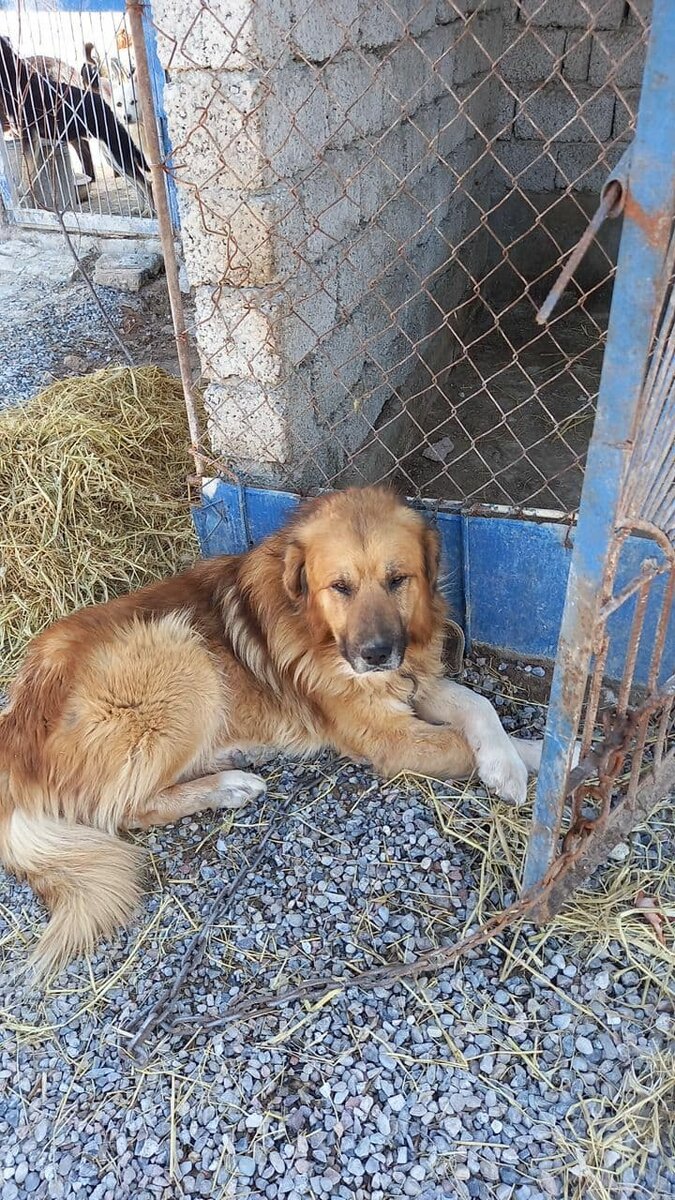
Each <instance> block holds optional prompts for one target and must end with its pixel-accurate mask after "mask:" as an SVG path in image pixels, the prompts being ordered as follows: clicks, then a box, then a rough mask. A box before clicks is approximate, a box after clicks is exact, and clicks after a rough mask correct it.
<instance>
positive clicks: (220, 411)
mask: <svg viewBox="0 0 675 1200" xmlns="http://www.w3.org/2000/svg"><path fill="white" fill-rule="evenodd" d="M204 406H205V408H206V413H207V426H208V433H209V440H210V442H211V445H212V447H213V450H214V452H215V453H216V454H222V455H224V457H225V458H228V459H234V460H235V461H241V460H242V459H243V460H250V461H253V462H255V463H259V462H263V463H278V464H285V463H288V462H289V461H290V459H291V454H292V451H291V441H290V436H289V434H290V429H289V423H288V397H287V395H286V392H285V389H283V388H268V387H265V386H264V384H262V383H260V382H258V381H257V380H254V379H236V378H235V379H225V380H221V381H218V382H215V383H210V384H209V386H208V387H207V389H206V392H205V395H204Z"/></svg>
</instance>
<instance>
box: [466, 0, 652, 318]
mask: <svg viewBox="0 0 675 1200" xmlns="http://www.w3.org/2000/svg"><path fill="white" fill-rule="evenodd" d="M503 11H504V24H503V32H502V47H503V50H502V55H501V58H500V61H499V65H498V72H499V77H500V88H501V89H502V95H501V97H500V118H499V125H500V128H499V135H498V138H497V141H496V143H495V145H494V151H493V152H494V159H495V173H494V177H493V194H492V200H493V213H492V214H491V217H490V221H489V227H490V230H491V232H492V233H493V234H494V235H495V242H494V243H493V250H494V248H495V247H497V246H498V247H499V251H498V252H494V254H493V261H495V262H496V260H497V259H498V258H501V262H500V264H499V266H498V268H497V269H496V270H495V271H494V272H493V274H492V276H491V282H490V288H489V292H490V296H491V297H492V298H493V299H495V300H499V301H501V302H502V303H508V302H509V301H510V300H511V299H512V298H513V297H515V296H516V295H518V294H519V293H522V290H523V281H526V282H528V283H529V282H533V296H534V298H535V300H536V302H539V301H540V300H541V299H542V298H543V295H544V294H545V293H546V291H547V289H548V287H549V286H550V283H551V281H552V280H551V276H552V274H553V273H554V272H555V271H556V270H557V269H558V263H559V260H560V256H561V253H565V252H567V251H568V250H569V249H570V248H571V246H573V245H574V243H575V242H576V240H577V238H578V237H579V236H580V235H581V233H582V232H583V230H584V228H585V224H586V223H587V221H588V219H589V217H590V215H591V213H592V211H593V209H594V208H595V206H596V204H597V199H598V193H599V191H600V189H601V188H602V185H603V183H604V182H605V180H606V178H607V176H608V174H609V172H610V171H611V169H612V168H613V167H614V166H615V165H616V163H617V162H618V160H619V158H620V157H621V155H622V153H623V151H624V150H625V148H626V146H627V145H628V143H629V142H630V140H631V137H632V131H633V129H634V125H635V117H636V115H637V108H638V102H639V95H640V84H641V80H642V72H643V68H644V59H645V52H646V42H647V31H648V23H649V17H650V4H649V3H648V0H631V2H630V3H624V2H623V0H583V2H582V0H545V2H543V3H542V0H519V3H515V4H511V5H507V6H505V7H504V10H503ZM500 200H501V203H500ZM537 214H539V215H537ZM527 230H529V231H530V233H529V236H527V237H523V233H524V232H525V231H527ZM617 240H618V239H617V228H616V225H615V224H613V223H609V224H608V226H607V227H606V228H605V229H604V230H603V231H602V233H601V235H600V237H599V238H598V239H597V242H596V244H595V245H594V246H593V247H592V249H591V252H590V253H589V254H588V255H587V256H586V258H585V260H584V262H583V263H582V265H581V267H580V268H579V270H578V271H577V273H576V276H575V278H576V281H577V283H579V284H580V286H581V287H582V288H584V289H586V290H589V291H591V290H594V289H596V290H598V298H599V299H600V298H601V297H600V292H599V289H602V288H603V285H605V286H604V291H603V294H604V293H606V292H607V290H608V288H609V286H610V275H611V271H610V268H611V263H612V261H615V255H616V245H617ZM503 246H506V247H507V253H506V254H504V253H503V251H502V249H501V247H503ZM603 302H606V300H605V301H603Z"/></svg>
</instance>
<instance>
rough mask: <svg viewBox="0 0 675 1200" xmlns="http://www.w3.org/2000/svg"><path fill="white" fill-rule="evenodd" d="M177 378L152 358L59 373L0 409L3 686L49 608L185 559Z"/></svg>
mask: <svg viewBox="0 0 675 1200" xmlns="http://www.w3.org/2000/svg"><path fill="white" fill-rule="evenodd" d="M188 446H189V439H188V433H187V426H186V422H185V410H184V406H183V396H182V390H181V385H180V383H179V382H178V380H176V379H172V378H171V377H170V376H169V375H167V374H166V373H165V372H164V371H160V370H159V369H157V368H156V367H139V368H133V369H129V368H126V367H115V368H111V369H108V370H104V371H97V372H96V373H95V374H93V375H86V376H84V377H82V378H79V379H63V380H59V381H58V382H57V383H54V384H53V385H52V386H51V387H49V388H47V389H46V391H44V392H42V393H41V394H40V395H38V396H36V397H35V399H33V400H32V401H31V402H30V403H28V404H26V405H22V406H20V407H17V408H13V409H10V410H9V411H8V412H5V413H3V414H2V417H1V418H0V687H3V686H6V685H7V683H8V682H9V680H10V679H11V677H12V676H13V675H14V673H15V671H16V667H17V664H18V662H19V660H20V658H21V656H22V654H23V651H24V649H25V647H26V644H27V642H28V640H29V639H30V638H31V637H32V636H34V635H35V634H36V633H39V632H40V630H41V629H44V628H45V627H46V626H47V625H49V624H50V623H51V622H52V621H54V620H55V619H56V618H58V617H60V616H63V615H64V614H65V613H68V612H72V610H73V609H75V608H79V607H81V606H82V605H85V604H94V603H100V602H101V601H105V600H108V599H110V598H111V597H113V596H116V595H119V594H120V593H123V592H127V591H129V590H131V589H132V588H136V587H140V586H141V585H143V584H144V583H148V582H149V581H150V580H152V579H156V578H158V577H160V576H162V575H167V574H169V573H171V572H173V571H175V570H176V569H179V568H181V567H183V566H185V565H187V564H188V563H189V562H190V561H191V560H192V559H193V558H194V557H195V555H196V552H197V544H196V539H195V535H194V532H193V528H192V522H191V519H190V511H189V506H188V503H187V494H186V484H185V478H186V475H187V474H188V472H189V470H190V466H191V460H190V457H189V452H188Z"/></svg>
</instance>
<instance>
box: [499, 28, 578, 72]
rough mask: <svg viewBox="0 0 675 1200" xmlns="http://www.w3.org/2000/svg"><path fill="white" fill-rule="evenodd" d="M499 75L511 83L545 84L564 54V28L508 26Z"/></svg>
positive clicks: (557, 68) (558, 68) (557, 69)
mask: <svg viewBox="0 0 675 1200" xmlns="http://www.w3.org/2000/svg"><path fill="white" fill-rule="evenodd" d="M505 37H506V46H507V48H506V50H505V51H504V53H503V54H502V56H501V58H500V60H499V66H498V68H497V69H498V72H499V75H500V76H501V77H502V79H506V80H508V81H509V82H510V83H529V82H544V81H545V80H548V79H550V78H552V77H554V76H555V75H556V74H558V73H559V71H560V67H561V63H562V59H563V55H564V52H565V39H566V34H565V30H564V29H546V28H544V27H542V26H534V27H532V28H527V27H526V28H523V27H522V26H520V25H515V26H510V27H509V28H508V29H507V30H506V31H505Z"/></svg>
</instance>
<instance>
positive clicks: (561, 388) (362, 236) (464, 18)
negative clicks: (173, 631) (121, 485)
mask: <svg viewBox="0 0 675 1200" xmlns="http://www.w3.org/2000/svg"><path fill="white" fill-rule="evenodd" d="M130 7H134V5H133V4H130ZM155 20H156V22H157V25H158V30H159V43H160V47H161V51H160V52H161V54H162V55H163V61H164V63H165V64H166V63H168V62H171V63H172V71H173V74H172V83H171V86H170V88H169V89H168V92H167V109H168V113H169V122H170V127H171V132H172V138H173V142H174V145H179V146H180V155H176V160H177V161H176V167H175V170H174V178H175V180H176V182H177V185H178V187H179V189H182V191H183V196H184V199H185V209H186V224H189V238H188V239H187V241H186V243H185V246H184V250H185V258H186V266H187V271H188V275H189V277H190V281H191V283H192V285H193V287H194V291H195V300H196V319H195V326H194V335H195V338H196V341H197V343H198V346H199V350H200V356H201V362H202V368H203V374H204V377H205V379H206V382H207V387H206V394H205V406H206V424H207V432H208V437H207V438H206V439H205V440H204V441H203V442H201V443H200V444H199V445H196V446H195V450H196V461H197V463H198V473H199V474H200V475H201V477H202V478H203V487H202V500H201V504H200V505H199V506H198V507H197V509H196V512H195V519H196V522H197V524H198V528H199V532H200V536H201V539H202V545H203V548H204V551H205V553H216V552H232V551H239V550H242V549H244V548H245V547H246V546H247V545H249V544H251V542H253V541H256V540H258V539H259V538H260V537H262V536H264V535H265V534H266V533H268V532H269V531H270V530H271V529H273V528H275V527H276V526H277V525H278V524H279V523H280V521H281V520H282V519H283V517H284V516H285V514H286V513H287V512H288V510H289V509H290V508H291V507H292V506H293V505H294V504H295V503H296V501H297V496H298V495H302V494H307V493H311V492H313V491H316V490H319V489H323V488H331V487H335V486H342V485H344V484H345V483H348V482H350V483H370V482H391V483H395V484H396V485H397V486H398V487H399V488H400V489H401V490H402V491H404V492H406V493H407V494H408V496H409V497H410V498H411V499H412V501H413V502H417V503H418V504H420V505H424V506H425V507H426V508H427V509H428V510H429V511H430V513H431V514H432V515H433V516H434V518H435V519H436V520H437V522H438V525H439V528H440V530H441V532H442V535H443V542H444V549H445V552H446V567H447V573H446V577H445V583H444V586H445V589H446V593H447V596H448V599H449V600H450V603H451V605H452V608H453V610H454V613H455V615H456V617H457V618H458V619H459V620H460V621H461V623H462V624H463V627H464V630H465V634H466V637H467V642H468V644H469V645H479V644H480V645H484V646H487V647H488V648H491V649H493V650H494V651H495V653H497V654H498V655H499V656H500V657H504V658H508V657H519V656H523V657H526V658H527V659H528V660H529V661H530V662H532V661H540V662H548V663H550V664H553V663H555V672H554V682H553V692H552V706H551V712H550V716H549V725H548V730H549V732H548V736H547V743H546V746H547V748H546V752H545V760H544V766H543V770H542V774H541V779H540V784H539V790H538V798H537V803H536V807H535V818H534V827H533V838H532V854H531V858H530V865H529V867H528V880H529V881H530V882H531V881H532V880H534V879H540V878H541V876H542V874H543V873H544V872H545V870H546V869H547V867H548V864H549V862H550V859H551V857H552V854H553V848H554V845H556V846H557V844H558V843H557V839H558V831H559V827H560V816H561V812H562V805H563V801H564V799H565V797H566V796H567V794H568V792H569V790H570V787H571V786H572V785H573V784H574V787H576V788H577V791H576V792H575V802H574V806H573V813H572V818H573V823H574V822H577V823H579V822H581V821H582V819H586V818H585V817H584V813H583V801H584V797H585V798H588V796H590V795H591V789H590V788H586V787H585V784H586V782H587V777H586V776H585V777H584V779H583V780H582V781H581V782H582V784H583V785H584V786H583V787H582V786H581V784H578V781H577V784H575V782H574V781H575V779H576V778H577V777H572V783H570V778H571V776H570V766H571V763H570V758H569V748H570V746H571V744H572V742H573V740H574V736H575V735H576V732H577V729H578V727H579V725H580V721H581V716H582V701H583V698H584V696H586V699H587V709H586V712H587V714H590V715H587V716H586V718H585V719H586V727H585V733H584V745H585V753H586V759H585V766H584V770H586V771H589V770H590V768H591V767H592V766H593V765H594V764H595V767H596V768H597V770H598V771H599V772H600V774H601V775H602V779H601V780H600V781H599V783H598V784H597V786H596V784H593V787H596V793H595V795H596V800H597V799H598V796H599V795H600V793H598V792H597V787H600V790H601V793H602V795H601V800H600V803H599V809H598V812H599V813H600V816H601V823H603V822H604V824H605V825H607V820H608V817H609V815H610V814H611V813H612V812H614V811H615V809H616V801H617V796H618V792H619V791H620V788H619V786H618V785H617V784H616V780H617V778H618V774H617V773H618V772H619V771H620V770H623V769H624V767H625V768H626V769H627V770H628V771H629V774H630V779H631V781H632V782H631V783H630V785H629V789H628V791H629V795H630V796H632V800H631V803H633V804H634V803H635V797H636V795H637V792H636V790H635V789H638V790H639V789H641V788H643V784H644V779H645V778H646V775H645V776H643V774H641V772H642V771H643V768H644V771H645V772H646V774H647V775H649V777H650V779H651V780H652V783H653V781H654V780H655V779H657V778H658V781H659V782H658V785H655V786H662V787H664V788H665V787H666V786H668V781H669V780H670V779H671V778H672V775H673V749H672V727H671V724H670V712H671V700H670V694H671V684H670V676H671V675H672V673H673V667H674V666H675V627H674V625H673V618H672V614H671V609H672V605H671V601H672V590H673V585H672V572H673V563H674V559H673V549H672V529H671V524H670V523H669V522H670V520H671V518H670V516H669V515H668V514H669V513H671V507H672V489H673V461H672V441H673V438H672V435H673V429H672V411H673V408H672V405H673V392H672V380H671V379H670V376H669V374H668V372H669V370H670V368H669V367H668V366H667V364H668V362H669V355H670V354H671V349H670V345H671V343H670V340H669V339H670V333H669V330H670V325H669V321H670V317H669V316H668V315H667V314H668V313H669V311H670V309H669V305H670V303H671V298H670V292H669V290H668V289H669V286H670V279H671V277H672V252H671V249H670V248H669V246H668V234H669V222H670V220H671V219H672V216H673V212H674V211H675V209H674V204H673V185H674V180H675V165H674V162H673V132H672V131H673V128H674V127H675V123H674V122H663V119H662V117H663V112H664V111H665V112H673V111H674V107H673V106H674V103H675V91H674V89H675V80H674V79H673V71H672V62H673V61H674V60H673V58H672V54H673V50H675V46H674V45H673V38H674V36H675V6H674V5H673V3H672V0H671V2H667V0H661V2H660V3H657V4H655V5H654V11H653V15H652V16H651V19H650V14H649V12H648V11H647V10H646V7H645V6H644V5H638V4H632V3H630V4H624V3H615V2H614V0H593V2H592V3H588V2H584V3H580V2H579V3H577V2H576V0H570V3H569V4H565V5H559V4H549V3H548V2H547V0H535V2H533V3H530V2H529V0H528V2H527V3H520V4H518V5H512V4H511V3H509V2H508V0H502V2H501V3H494V2H489V3H488V2H487V0H486V2H484V3H480V2H479V3H476V4H470V5H468V4H461V5H460V4H455V3H453V2H449V3H447V4H441V5H438V4H436V3H433V4H432V3H430V2H429V0H423V2H422V3H420V4H419V5H413V6H410V5H408V4H403V3H400V4H399V3H394V4H391V5H389V4H387V5H386V6H382V5H376V4H372V5H366V6H365V7H364V6H361V7H359V8H358V9H357V8H356V6H352V5H350V4H349V3H345V4H344V5H339V6H338V7H337V8H336V6H335V5H330V6H329V5H328V4H326V5H324V4H321V5H319V6H316V5H314V6H312V9H311V12H310V11H309V10H308V11H307V12H306V13H302V14H296V15H295V17H294V19H293V20H290V18H289V19H288V20H287V19H286V16H285V14H284V12H283V11H282V9H281V7H280V6H279V5H277V4H270V5H266V4H260V3H257V4H254V5H251V7H250V8H246V12H245V15H244V19H243V22H242V23H241V24H239V25H237V28H236V29H235V28H234V25H232V27H230V25H229V24H228V22H227V21H223V20H221V19H220V18H217V17H216V16H215V14H214V13H213V12H212V11H211V8H210V7H209V5H208V4H207V3H205V2H203V0H194V3H192V4H191V5H190V10H189V13H188V12H186V13H185V15H184V20H183V21H181V22H179V23H178V24H177V23H176V21H175V20H174V18H173V14H172V13H171V14H170V13H169V12H168V9H167V10H165V8H164V7H163V6H161V5H157V6H156V12H155ZM650 27H651V35H650ZM207 28H208V30H209V38H210V41H209V48H208V51H207V49H206V45H205V42H206V38H205V32H204V31H205V29H207ZM669 56H670V57H669ZM645 61H646V62H647V66H646V68H645ZM215 63H217V64H218V65H217V69H216V68H215V66H214V64H215ZM252 64H254V66H253V65H252ZM643 71H644V79H643ZM641 92H642V98H641V100H640V93H641ZM638 104H639V105H640V106H639V119H637V114H638ZM195 111H198V114H199V116H198V119H197V120H195V119H194V116H193V115H192V114H193V113H194V112H195ZM629 147H630V154H627V151H628V150H629ZM620 163H623V170H624V171H627V172H628V173H627V175H624V177H623V178H624V184H625V187H624V192H623V194H624V196H625V198H626V204H625V206H624V210H623V211H624V216H623V229H622V228H621V225H622V223H621V220H620V219H617V218H616V217H613V219H608V220H606V221H605V222H604V223H600V222H599V221H595V223H594V226H593V230H592V232H593V236H592V238H591V239H590V241H589V244H588V246H587V252H586V254H585V255H584V256H583V257H582V258H581V260H580V261H579V262H578V263H577V266H576V269H575V271H574V273H573V275H572V278H571V279H570V280H569V281H568V283H567V285H566V287H565V288H564V289H563V290H562V292H561V295H559V296H558V298H557V303H556V304H555V306H554V307H553V308H552V310H551V309H549V311H548V312H547V313H546V314H542V313H541V310H542V306H543V305H544V303H545V301H546V298H547V295H548V294H549V292H550V289H551V288H552V286H553V284H554V282H555V281H556V279H557V278H558V276H559V273H560V271H561V269H562V268H563V266H564V264H565V262H566V261H567V260H568V257H569V256H570V255H571V254H572V252H573V251H574V248H575V246H576V245H577V243H578V240H579V238H580V237H581V236H582V235H584V233H585V231H586V229H587V227H588V224H589V222H590V221H592V220H594V213H595V212H596V209H597V208H598V205H599V204H600V199H601V194H602V189H603V186H604V185H605V184H606V183H607V181H608V179H610V178H611V176H612V173H613V172H614V171H615V170H616V169H617V168H618V165H619V164H620ZM611 207H612V206H611V205H610V206H608V208H610V209H611ZM620 234H621V249H620V252H619V251H618V246H619V235H620ZM617 262H618V264H619V265H618V274H617ZM615 274H617V277H616V283H615ZM610 312H611V318H610ZM538 315H539V320H538ZM608 322H609V324H608ZM608 330H609V332H608ZM664 331H665V332H664ZM606 346H607V351H606V352H605V348H606ZM659 364H660V365H659ZM186 383H187V385H188V386H187V391H188V393H189V392H190V388H191V383H190V381H189V380H188V381H186ZM598 396H599V399H598ZM194 415H195V414H194V411H193V425H192V428H193V429H194V428H195V425H194ZM594 428H595V432H594V433H593V431H594ZM592 434H593V437H592V436H591V435H592ZM655 437H657V439H658V440H659V444H660V445H661V446H662V447H663V445H665V446H666V450H665V452H664V451H663V449H661V450H660V451H658V453H657V452H656V450H655V449H654V447H655V445H656V443H655V441H654V438H655ZM589 445H590V447H591V449H590V458H589V464H588V466H587V465H586V460H587V453H588V452H589V450H588V448H589ZM638 446H639V447H640V454H642V458H641V459H640V460H639V461H638V458H637V457H636V455H637V450H636V449H635V448H636V447H638ZM646 447H651V450H650V451H649V452H647V451H646V450H645V448H646ZM209 464H211V465H209ZM209 476H211V477H210V478H209ZM652 476H653V479H652V482H653V484H654V487H653V489H652V491H650V490H649V489H647V490H646V491H645V489H644V488H641V487H640V486H638V483H637V482H636V480H640V479H641V480H642V481H644V480H647V479H650V478H652ZM657 477H658V478H657ZM582 485H583V497H582ZM580 498H581V499H580ZM580 503H581V516H580V518H579V521H578V523H577V509H578V507H579V504H580ZM647 514H649V515H647ZM566 596H567V600H566ZM580 614H583V620H582V618H581V616H580ZM561 629H562V635H561ZM561 636H562V641H561V640H560V639H561ZM559 647H560V648H559ZM603 679H607V680H610V681H618V685H617V684H615V686H616V693H615V699H616V705H615V712H614V714H612V712H609V713H608V714H607V716H606V727H603V726H602V724H601V723H597V722H596V718H598V717H599V716H600V699H601V691H602V684H603ZM640 689H642V694H643V695H644V694H645V691H646V694H647V695H648V697H651V699H650V700H649V702H648V703H649V705H651V707H649V708H648V709H643V708H640V707H639V705H640V704H641V703H642V701H641V700H639V698H638V693H639V691H640ZM635 705H637V706H638V707H637V708H636V707H635ZM629 710H630V711H629ZM636 713H637V715H635V714H636ZM654 722H656V723H657V724H658V723H659V722H660V724H659V725H658V730H657V731H655V727H654ZM607 723H608V724H607ZM612 738H613V739H614V742H612ZM622 739H623V740H622ZM612 746H613V751H612V752H613V754H614V757H613V758H612V759H611V770H610V769H609V768H608V762H609V758H607V759H606V758H605V750H603V749H602V747H605V749H606V753H607V755H610V749H612ZM598 747H600V750H599V751H598ZM594 748H595V749H594ZM648 748H650V754H651V757H650V756H649V754H647V749H648ZM596 751H597V752H598V753H599V754H600V757H599V758H598V757H597V753H596ZM594 754H595V755H596V757H595V758H593V755H594ZM610 757H611V756H610ZM626 764H628V765H626ZM636 764H637V765H636ZM608 771H609V774H608ZM608 780H609V783H608ZM578 787H581V791H579V790H578ZM608 787H609V791H608V790H607V789H608ZM603 789H604V790H603ZM631 789H632V791H631ZM613 806H614V807H613ZM619 807H620V806H619ZM622 811H626V810H625V808H622ZM596 815H597V814H596ZM597 828H598V829H599V828H600V826H597Z"/></svg>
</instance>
